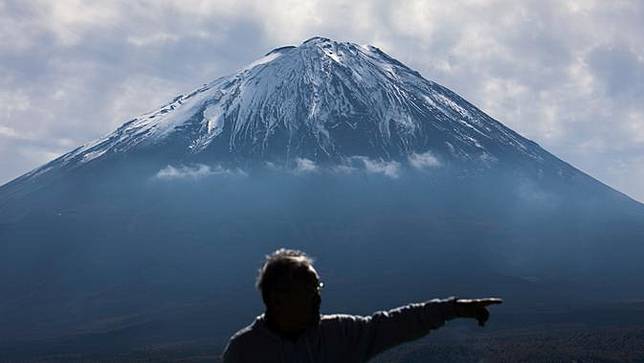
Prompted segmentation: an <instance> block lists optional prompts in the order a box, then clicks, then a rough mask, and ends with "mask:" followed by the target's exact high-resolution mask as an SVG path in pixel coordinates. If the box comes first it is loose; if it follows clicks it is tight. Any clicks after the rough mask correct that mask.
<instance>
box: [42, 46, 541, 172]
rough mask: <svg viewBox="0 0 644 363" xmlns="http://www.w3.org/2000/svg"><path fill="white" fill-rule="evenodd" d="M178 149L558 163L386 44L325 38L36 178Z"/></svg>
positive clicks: (155, 115) (256, 66)
mask: <svg viewBox="0 0 644 363" xmlns="http://www.w3.org/2000/svg"><path fill="white" fill-rule="evenodd" d="M168 148H171V149H172V150H173V152H174V153H175V154H176V153H178V154H181V155H183V156H182V158H183V159H184V160H185V159H190V158H192V157H198V158H200V159H201V160H203V159H208V160H213V161H215V162H222V161H234V162H240V161H243V160H260V161H270V162H277V163H288V162H289V161H292V160H295V159H296V158H306V159H308V160H314V161H316V162H321V163H324V162H330V163H337V162H340V161H341V160H345V159H346V158H350V157H354V156H364V157H368V158H371V159H377V160H393V161H395V160H407V159H408V158H409V156H410V155H412V154H423V153H428V152H429V153H431V154H432V155H435V156H436V157H437V158H439V159H441V160H444V161H445V160H447V161H449V160H469V161H473V162H484V163H487V162H490V161H493V162H498V161H500V160H501V161H502V160H504V159H508V158H512V159H516V158H517V157H520V158H528V159H530V160H534V161H537V162H543V160H544V159H549V158H551V155H550V154H548V153H547V152H546V151H544V150H543V149H541V148H540V147H539V146H538V145H536V144H535V143H533V142H531V141H529V140H527V139H525V138H523V137H521V136H520V135H518V134H517V133H515V132H513V131H512V130H510V129H508V128H507V127H505V126H503V125H502V124H501V123H499V122H497V121H495V120H494V119H492V118H491V117H489V116H487V115H486V114H484V113H483V112H481V111H480V110H479V109H477V108H476V107H474V106H473V105H471V104H470V103H468V102H467V101H465V100H464V99H462V98H461V97H459V96H458V95H456V94H455V93H453V92H451V91H450V90H448V89H447V88H445V87H443V86H441V85H439V84H437V83H435V82H432V81H429V80H427V79H425V78H423V77H422V76H421V75H420V74H419V73H418V72H416V71H414V70H412V69H410V68H409V67H407V66H405V65H404V64H402V63H401V62H399V61H397V60H396V59H394V58H392V57H390V56H389V55H387V54H386V53H384V52H383V51H381V50H380V49H378V48H377V47H374V46H371V45H357V44H354V43H349V42H337V41H334V40H331V39H328V38H323V37H313V38H310V39H308V40H306V41H304V42H303V43H302V44H300V45H299V46H285V47H280V48H276V49H273V50H272V51H270V52H268V53H266V55H264V56H263V57H261V58H259V59H257V60H255V61H254V62H251V63H250V64H248V65H246V66H244V67H242V68H240V70H239V71H237V72H236V73H234V74H232V75H229V76H225V77H221V78H219V79H216V80H215V81H212V82H210V83H206V84H204V85H203V86H201V87H199V88H197V89H195V90H194V91H192V92H190V93H187V94H185V95H179V96H177V97H175V98H174V99H173V100H172V101H171V102H169V103H168V104H166V105H164V106H162V107H161V108H159V109H157V110H155V111H153V112H149V113H146V114H143V115H140V116H138V117H136V118H134V119H132V120H130V121H128V122H126V123H124V124H123V125H122V126H121V127H119V128H118V129H117V130H115V131H114V132H112V133H110V134H109V135H107V136H105V137H104V138H101V139H99V140H96V141H94V142H91V143H89V144H86V145H84V146H82V147H79V148H77V149H76V150H73V151H71V152H69V153H67V154H65V155H63V156H62V157H60V158H59V159H57V160H55V161H53V162H52V163H50V164H48V165H45V167H43V168H41V169H37V170H35V171H34V172H33V173H42V172H43V170H49V169H51V168H52V167H54V166H55V165H83V164H86V163H89V162H97V161H99V160H103V159H109V158H110V157H113V156H115V155H119V154H123V153H137V152H140V151H141V150H146V151H150V150H154V149H158V152H159V153H163V152H164V151H163V150H167V149H168Z"/></svg>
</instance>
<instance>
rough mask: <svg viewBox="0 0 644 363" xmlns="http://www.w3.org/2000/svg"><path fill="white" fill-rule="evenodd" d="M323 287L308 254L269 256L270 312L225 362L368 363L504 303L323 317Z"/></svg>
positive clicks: (263, 272) (266, 292)
mask: <svg viewBox="0 0 644 363" xmlns="http://www.w3.org/2000/svg"><path fill="white" fill-rule="evenodd" d="M322 286H323V285H322V283H321V282H320V279H319V276H318V274H317V272H316V271H315V269H314V268H313V261H312V260H311V258H309V257H308V256H307V255H306V254H305V253H304V252H301V251H296V250H286V249H280V250H277V251H275V252H273V253H272V254H271V255H269V256H266V261H265V263H264V265H263V266H262V267H261V268H260V270H259V276H258V278H257V288H258V289H259V290H260V291H261V294H262V299H263V300H264V304H265V306H266V312H265V313H264V314H262V315H260V316H259V317H257V319H256V320H255V322H253V323H252V324H251V325H250V326H248V327H246V328H244V329H242V330H240V331H239V332H237V333H236V334H235V335H233V337H232V338H230V341H229V342H228V346H227V347H226V350H225V351H224V354H223V358H224V362H225V363H245V362H266V363H272V362H283V363H288V362H334V363H337V362H365V361H367V360H369V359H371V358H372V357H374V356H375V355H376V354H378V353H380V352H382V351H384V350H386V349H389V348H392V347H394V346H396V345H398V344H401V343H403V342H406V341H410V340H414V339H417V338H420V337H422V336H424V335H426V334H427V333H429V331H430V330H431V329H437V328H439V327H441V326H443V324H445V321H447V320H450V319H453V318H474V319H477V320H478V322H479V325H481V326H483V325H484V324H485V322H486V321H487V319H488V317H489V312H488V311H487V309H486V307H487V306H488V305H492V304H500V303H501V302H502V300H501V299H495V298H488V299H475V300H461V299H455V298H450V299H446V300H438V299H434V300H430V301H427V302H424V303H419V304H410V305H406V306H402V307H399V308H396V309H393V310H389V311H381V312H377V313H375V314H373V315H371V316H367V317H362V316H354V315H320V302H321V298H320V289H321V288H322Z"/></svg>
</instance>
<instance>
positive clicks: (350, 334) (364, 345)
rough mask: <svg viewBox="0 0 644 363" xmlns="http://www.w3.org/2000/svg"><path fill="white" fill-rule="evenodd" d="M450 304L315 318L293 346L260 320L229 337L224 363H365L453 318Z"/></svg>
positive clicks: (433, 302) (429, 303)
mask: <svg viewBox="0 0 644 363" xmlns="http://www.w3.org/2000/svg"><path fill="white" fill-rule="evenodd" d="M454 301H455V299H454V298H450V299H446V300H439V299H434V300H430V301H427V302H424V303H417V304H409V305H405V306H401V307H398V308H395V309H392V310H389V311H379V312H376V313H374V314H373V315H371V316H358V315H345V314H334V315H321V317H320V322H319V324H317V325H315V326H313V327H310V328H308V329H307V330H305V331H304V332H303V333H302V335H301V336H299V337H298V338H297V340H296V341H292V340H289V339H286V338H283V337H281V336H279V335H277V334H275V333H274V332H272V331H271V330H269V329H268V328H267V326H266V320H265V316H264V315H263V314H262V315H260V316H258V317H257V318H256V319H255V321H254V322H253V323H252V324H251V325H249V326H247V327H245V328H244V329H242V330H240V331H238V332H237V333H236V334H235V335H233V336H232V337H231V338H230V340H229V342H228V345H227V346H226V349H225V350H224V353H223V361H224V363H250V362H252V363H259V362H262V363H264V362H265V363H305V362H306V363H326V362H328V363H338V362H366V361H367V360H369V359H371V358H372V357H374V356H375V355H377V354H378V353H381V352H383V351H384V350H386V349H389V348H392V347H394V346H396V345H398V344H401V343H404V342H407V341H411V340H414V339H418V338H420V337H422V336H424V335H426V334H428V333H429V331H430V330H432V329H437V328H439V327H441V326H443V325H444V324H445V322H446V321H447V320H449V319H452V318H454V317H455V312H454Z"/></svg>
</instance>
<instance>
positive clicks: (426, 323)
mask: <svg viewBox="0 0 644 363" xmlns="http://www.w3.org/2000/svg"><path fill="white" fill-rule="evenodd" d="M500 303H502V300H501V299H498V298H487V299H456V298H449V299H444V300H439V299H434V300H430V301H427V302H424V303H417V304H409V305H405V306H401V307H398V308H395V309H392V310H389V311H379V312H377V313H375V314H373V315H371V316H367V317H360V316H354V317H348V318H347V319H346V320H345V321H344V324H343V325H344V327H343V328H344V329H343V330H344V334H345V335H346V339H347V340H346V342H347V343H348V344H350V346H351V347H352V348H351V351H352V353H354V354H356V355H357V356H356V357H355V358H356V361H367V360H369V359H370V358H372V357H373V356H375V355H377V354H378V353H381V352H383V351H385V350H387V349H389V348H392V347H395V346H397V345H399V344H401V343H404V342H408V341H411V340H415V339H418V338H420V337H422V336H425V335H426V334H427V333H429V331H430V330H432V329H437V328H439V327H441V326H443V325H444V324H445V322H446V321H448V320H451V319H454V318H474V319H476V320H478V322H479V325H481V326H483V325H484V324H485V322H486V321H487V320H488V319H489V316H490V314H489V311H488V310H487V306H489V305H493V304H500Z"/></svg>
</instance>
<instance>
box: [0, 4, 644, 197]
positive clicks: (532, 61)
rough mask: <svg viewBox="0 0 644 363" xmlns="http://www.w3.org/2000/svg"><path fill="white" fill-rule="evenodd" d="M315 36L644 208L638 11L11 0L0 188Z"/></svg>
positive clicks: (1, 69)
mask: <svg viewBox="0 0 644 363" xmlns="http://www.w3.org/2000/svg"><path fill="white" fill-rule="evenodd" d="M314 35H321V36H326V37H329V38H332V39H334V40H338V41H350V42H354V43H359V44H373V45H375V46H377V47H379V48H381V49H382V50H383V51H385V52H387V53H388V54H389V55H391V56H393V57H394V58H397V59H398V60H400V61H402V62H403V63H405V64H407V65H408V66H410V67H411V68H414V69H416V70H418V71H419V72H420V73H421V74H423V76H424V77H425V78H428V79H431V80H434V81H437V82H438V83H441V84H443V85H445V86H447V87H448V88H450V89H452V90H453V91H455V92H457V93H459V94H460V95H461V96H463V97H465V98H466V99H468V100H469V101H470V102H472V103H474V104H475V105H477V106H478V107H479V108H481V109H482V110H483V111H485V112H486V113H488V114H489V115H491V116H492V117H494V118H495V119H497V120H499V121H501V122H503V123H504V124H506V125H507V126H509V127H511V128H512V129H514V130H516V131H518V132H519V133H521V134H522V135H524V136H526V137H528V138H530V139H532V140H534V141H536V142H538V143H539V144H540V145H541V146H543V147H544V148H546V149H547V150H549V151H550V152H552V153H554V154H555V155H557V156H559V157H560V158H562V159H564V160H566V161H568V162H569V163H571V164H573V165H574V166H576V167H578V168H580V169H581V170H583V171H585V172H587V173H589V174H590V175H592V176H594V177H596V178H597V179H599V180H601V181H603V182H605V183H607V184H608V185H610V186H612V187H614V188H616V189H618V190H620V191H623V192H625V193H626V194H628V195H630V196H631V197H634V198H636V199H638V200H640V201H644V102H643V101H644V97H643V96H644V1H639V0H633V1H619V0H611V1H603V0H597V1H591V0H588V1H573V0H568V1H546V0H537V1H530V0H524V1H512V0H509V1H482V0H470V1H438V0H436V1H356V0H353V1H329V0H324V1H309V2H306V1H303V0H296V1H279V2H278V1H270V2H269V1H213V0H211V1H205V0H204V1H201V0H150V1H134V0H128V1H117V0H111V1H102V0H92V1H89V0H86V1H81V0H50V1H37V0H15V1H13V0H0V184H3V183H5V182H8V181H9V180H11V179H13V178H15V177H17V176H19V175H21V174H23V173H25V172H27V171H29V170H31V169H32V168H34V167H37V166H39V165H41V164H43V163H45V162H47V161H49V160H51V159H52V158H54V157H56V156H58V155H60V154H62V153H64V152H66V151H69V150H71V149H73V148H74V147H76V146H78V145H81V144H84V143H86V142H88V141H91V140H93V139H95V138H97V137H100V136H102V135H104V134H106V133H108V132H110V131H112V130H113V129H114V128H116V127H117V126H119V125H120V124H121V123H123V122H124V121H126V120H127V119H128V118H131V117H132V116H136V115H138V114H141V113H144V112H147V111H151V110H153V109H155V108H156V107H158V106H160V105H161V104H163V103H165V102H167V101H169V100H171V99H172V98H173V96H175V95H178V94H180V93H183V92H186V91H188V90H190V89H193V88H196V87H198V86H199V85H201V84H203V83H205V82H207V81H210V80H213V79H215V78H217V77H219V76H222V75H226V74H228V73H231V72H234V71H235V70H236V69H238V68H241V67H242V66H243V65H244V64H247V63H250V62H251V61H253V60H254V59H256V58H259V57H261V56H262V55H263V54H265V53H266V52H268V51H269V50H271V49H273V48H276V47H279V46H283V45H298V44H300V43H301V42H302V41H304V40H305V39H307V38H309V37H311V36H314Z"/></svg>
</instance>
